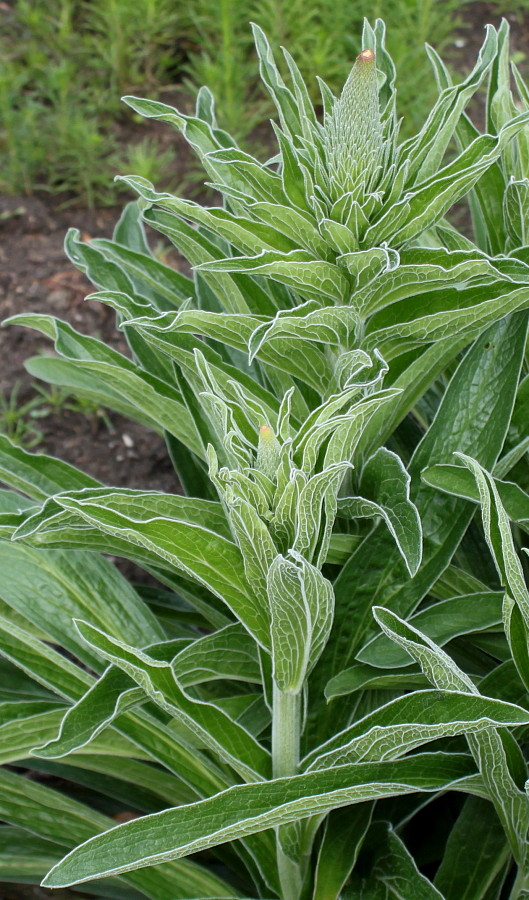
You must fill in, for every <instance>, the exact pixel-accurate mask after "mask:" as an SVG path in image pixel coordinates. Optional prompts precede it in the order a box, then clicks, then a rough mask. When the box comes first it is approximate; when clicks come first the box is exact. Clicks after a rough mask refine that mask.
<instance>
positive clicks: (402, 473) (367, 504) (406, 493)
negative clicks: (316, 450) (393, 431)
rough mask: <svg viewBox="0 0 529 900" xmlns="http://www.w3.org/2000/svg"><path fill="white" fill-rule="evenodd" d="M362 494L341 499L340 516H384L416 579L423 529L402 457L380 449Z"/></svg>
mask: <svg viewBox="0 0 529 900" xmlns="http://www.w3.org/2000/svg"><path fill="white" fill-rule="evenodd" d="M358 492H359V496H357V497H343V498H340V500H339V501H338V510H339V514H340V515H342V516H343V515H345V516H350V517H351V518H357V517H358V518H362V517H368V518H376V517H377V516H381V517H382V518H383V519H384V521H385V522H386V524H387V526H388V528H389V530H390V532H391V534H392V535H393V537H394V538H395V541H396V543H397V547H398V548H399V551H400V553H401V555H402V558H403V559H404V562H405V563H406V566H407V569H408V572H409V573H410V575H411V576H412V577H413V575H415V573H416V572H417V569H418V568H419V566H420V564H421V556H422V529H421V521H420V518H419V513H418V511H417V507H416V506H415V504H414V503H412V501H411V500H410V476H409V475H408V473H407V472H406V470H405V468H404V466H403V464H402V462H401V460H400V459H399V457H398V456H397V455H396V454H395V453H392V452H391V451H390V450H387V449H386V448H385V447H380V449H379V450H377V451H376V453H375V454H374V455H373V456H372V457H370V459H368V460H367V462H366V464H365V465H364V468H363V469H362V475H361V477H360V481H359V484H358Z"/></svg>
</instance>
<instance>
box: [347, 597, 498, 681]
mask: <svg viewBox="0 0 529 900" xmlns="http://www.w3.org/2000/svg"><path fill="white" fill-rule="evenodd" d="M502 608H503V592H502V591H486V592H481V593H475V594H463V595H461V596H460V597H449V598H448V599H447V600H443V601H441V602H439V603H433V604H432V605H431V606H427V607H426V609H422V610H420V612H418V613H416V614H415V615H414V616H412V617H411V618H410V619H409V623H410V625H412V626H413V627H414V628H417V629H418V630H419V631H422V632H423V634H426V635H427V636H428V637H429V638H431V640H432V641H434V642H435V643H436V644H437V645H438V646H440V647H442V646H443V645H444V644H446V643H448V641H451V640H453V639H454V638H456V637H459V636H460V635H462V634H473V633H476V632H480V631H486V630H488V629H491V628H493V627H494V626H499V625H501V623H502ZM357 659H359V660H361V661H362V662H364V663H368V664H369V665H371V666H379V667H380V668H381V669H391V668H393V667H399V666H408V665H409V663H410V658H409V655H408V653H406V651H405V650H404V649H403V648H402V647H400V646H399V645H398V644H396V643H395V642H394V641H392V640H390V639H389V638H388V637H387V636H386V635H385V634H378V635H376V636H375V637H374V638H373V639H372V640H371V641H369V643H368V644H366V645H365V646H364V647H362V649H361V651H360V653H359V654H358V655H357Z"/></svg>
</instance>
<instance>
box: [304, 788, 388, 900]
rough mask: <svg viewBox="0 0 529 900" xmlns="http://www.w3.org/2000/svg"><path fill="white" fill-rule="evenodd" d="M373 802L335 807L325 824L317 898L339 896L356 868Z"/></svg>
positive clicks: (317, 879)
mask: <svg viewBox="0 0 529 900" xmlns="http://www.w3.org/2000/svg"><path fill="white" fill-rule="evenodd" d="M373 808H374V804H373V803H358V804H357V805H356V806H353V807H347V806H346V807H344V808H343V809H335V810H333V811H332V812H331V813H330V815H329V816H327V821H326V823H325V832H324V835H323V840H322V843H321V847H320V851H319V854H318V862H317V866H316V873H315V876H314V895H313V900H327V898H329V897H333V898H335V897H339V896H340V891H341V889H342V887H343V886H344V884H345V882H346V881H347V878H348V876H349V875H350V873H351V872H352V870H353V869H354V867H355V865H356V861H357V859H358V854H359V852H360V850H361V848H362V844H363V843H364V839H365V837H366V834H367V831H368V828H369V826H370V824H371V817H372V815H373Z"/></svg>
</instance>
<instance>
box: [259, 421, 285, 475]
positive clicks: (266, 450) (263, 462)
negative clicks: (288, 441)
mask: <svg viewBox="0 0 529 900" xmlns="http://www.w3.org/2000/svg"><path fill="white" fill-rule="evenodd" d="M280 453H281V444H280V443H279V441H278V439H277V438H276V436H275V434H274V431H273V429H272V428H271V427H270V425H261V427H260V429H259V444H258V446H257V460H256V464H255V467H256V469H258V471H259V472H262V473H263V475H266V476H267V478H270V479H271V480H272V481H274V480H275V477H276V473H277V469H278V466H279V457H280Z"/></svg>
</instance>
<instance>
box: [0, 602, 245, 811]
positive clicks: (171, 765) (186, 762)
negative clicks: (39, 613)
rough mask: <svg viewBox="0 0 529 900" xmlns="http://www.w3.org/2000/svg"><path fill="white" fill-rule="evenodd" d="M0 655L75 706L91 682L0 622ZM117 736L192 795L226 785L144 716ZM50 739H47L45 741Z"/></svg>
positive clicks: (123, 722)
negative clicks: (177, 778) (187, 786)
mask: <svg viewBox="0 0 529 900" xmlns="http://www.w3.org/2000/svg"><path fill="white" fill-rule="evenodd" d="M0 651H1V653H2V656H3V658H4V659H7V660H11V661H12V662H13V663H14V665H15V666H17V667H18V668H19V669H20V670H21V671H22V672H25V673H27V675H28V676H29V677H31V678H32V679H34V680H35V682H36V683H37V684H38V685H42V686H43V687H44V688H46V689H47V690H48V691H51V692H52V694H58V695H59V697H60V698H66V699H67V700H70V701H72V700H73V701H77V700H80V699H81V698H83V697H84V696H85V694H86V691H87V689H89V688H90V685H91V684H93V677H92V676H91V675H89V674H88V672H86V671H85V670H84V669H81V668H80V667H79V666H77V665H75V664H74V663H73V662H70V660H68V659H66V657H65V656H64V655H63V654H61V653H59V652H58V651H56V650H53V649H52V648H51V647H50V646H48V644H45V643H44V642H43V641H40V640H38V639H36V638H35V637H33V636H32V635H31V634H29V633H28V632H27V631H25V630H24V629H23V628H20V627H18V626H17V625H16V624H14V623H13V622H12V621H11V620H6V619H3V618H1V617H0ZM119 730H120V732H121V733H122V734H123V736H124V738H125V739H126V740H130V741H131V742H132V744H133V745H135V747H137V748H139V749H140V751H141V755H145V754H147V755H148V757H150V758H151V759H153V760H154V761H156V762H158V763H160V764H161V765H162V766H164V767H165V768H167V769H168V770H169V771H170V772H173V773H174V774H175V775H178V777H179V778H180V779H182V780H183V781H184V782H185V783H186V784H188V785H189V786H190V787H191V788H192V789H193V790H194V792H195V794H198V795H209V794H211V793H212V792H215V791H218V790H221V789H222V787H225V786H226V784H228V783H229V782H228V781H227V780H226V777H225V775H223V773H221V771H220V769H219V768H218V767H217V766H216V765H215V764H214V763H213V762H212V761H211V760H209V759H207V758H206V757H205V756H204V755H203V754H201V753H200V752H199V751H197V750H196V749H195V748H193V749H192V750H191V749H189V748H188V747H185V746H184V745H183V744H181V743H179V742H178V740H177V736H176V735H175V732H174V731H173V730H171V729H169V728H168V727H167V726H166V725H164V724H163V723H162V722H161V721H160V719H159V718H154V717H153V716H151V715H149V714H148V713H146V712H145V711H144V710H139V711H137V712H135V713H128V714H127V715H125V716H123V717H122V718H121V719H120V721H119ZM56 733H57V731H56V730H55V734H56ZM53 736H54V735H49V737H50V738H51V737H53ZM45 739H46V737H45V736H43V737H42V740H45ZM118 740H119V737H118ZM31 743H32V745H34V744H35V743H36V740H31ZM116 746H117V742H116ZM29 749H30V748H29V747H28V752H29ZM25 756H27V753H26V754H25Z"/></svg>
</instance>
